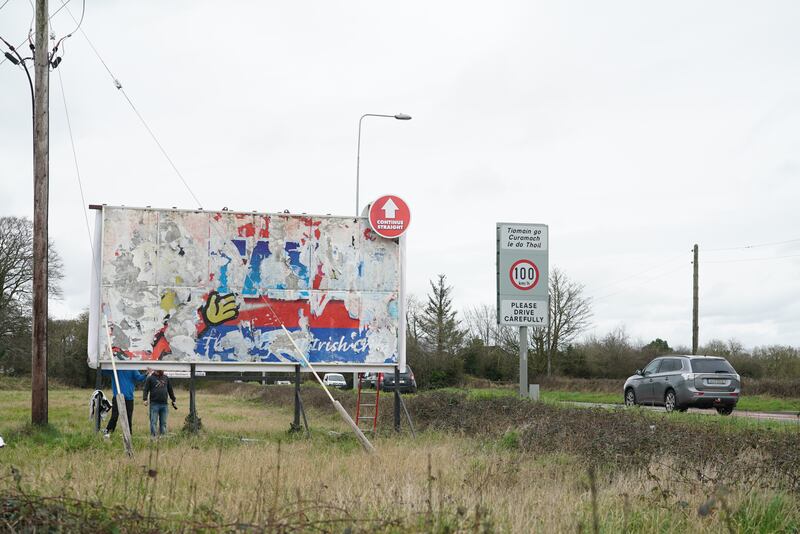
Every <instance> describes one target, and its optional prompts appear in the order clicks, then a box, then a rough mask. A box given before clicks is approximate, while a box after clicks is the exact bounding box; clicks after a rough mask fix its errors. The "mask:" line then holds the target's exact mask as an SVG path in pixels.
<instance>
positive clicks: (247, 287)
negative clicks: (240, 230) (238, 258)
mask: <svg viewBox="0 0 800 534" xmlns="http://www.w3.org/2000/svg"><path fill="white" fill-rule="evenodd" d="M271 255H272V253H271V252H270V250H269V241H258V242H257V243H256V246H255V247H253V254H251V255H250V266H249V267H250V269H249V272H248V275H247V277H245V280H244V287H243V288H242V295H247V296H253V295H255V296H257V295H258V287H257V284H258V281H259V280H261V262H262V261H264V260H265V259H267V258H269V257H270V256H271Z"/></svg>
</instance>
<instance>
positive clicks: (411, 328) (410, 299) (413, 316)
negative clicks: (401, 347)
mask: <svg viewBox="0 0 800 534" xmlns="http://www.w3.org/2000/svg"><path fill="white" fill-rule="evenodd" d="M421 314H422V304H421V303H420V301H419V299H418V298H417V297H416V295H411V294H409V295H408V296H407V297H406V337H407V338H408V339H409V340H411V341H412V342H413V343H414V344H416V345H417V346H418V345H419V339H420V337H421V336H422V331H421V329H420V324H419V318H420V315H421Z"/></svg>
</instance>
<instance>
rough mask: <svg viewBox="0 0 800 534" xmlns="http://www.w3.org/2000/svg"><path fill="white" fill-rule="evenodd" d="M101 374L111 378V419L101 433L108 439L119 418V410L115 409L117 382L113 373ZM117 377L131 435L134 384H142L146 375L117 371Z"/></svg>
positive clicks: (131, 371) (137, 372) (129, 371)
mask: <svg viewBox="0 0 800 534" xmlns="http://www.w3.org/2000/svg"><path fill="white" fill-rule="evenodd" d="M103 374H104V375H106V376H109V375H110V376H111V395H112V397H113V400H112V401H111V419H109V420H108V426H106V429H105V430H104V431H103V434H105V436H106V437H109V436H110V435H111V433H112V432H114V430H116V428H117V419H118V418H119V408H118V407H117V382H116V380H115V379H114V372H113V371H111V370H104V371H103ZM117 375H118V376H119V388H120V391H122V396H123V397H125V411H126V412H127V413H128V429H129V430H130V431H131V433H133V390H134V388H135V387H136V382H144V380H145V379H146V378H147V375H145V374H142V373H140V372H139V371H135V370H121V369H118V370H117Z"/></svg>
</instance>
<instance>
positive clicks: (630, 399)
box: [625, 388, 636, 406]
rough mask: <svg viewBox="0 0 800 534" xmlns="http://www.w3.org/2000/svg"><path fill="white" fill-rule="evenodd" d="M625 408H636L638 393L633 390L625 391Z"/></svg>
mask: <svg viewBox="0 0 800 534" xmlns="http://www.w3.org/2000/svg"><path fill="white" fill-rule="evenodd" d="M625 406H636V393H635V392H634V391H633V388H628V389H626V390H625Z"/></svg>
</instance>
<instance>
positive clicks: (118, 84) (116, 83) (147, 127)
mask: <svg viewBox="0 0 800 534" xmlns="http://www.w3.org/2000/svg"><path fill="white" fill-rule="evenodd" d="M65 5H66V4H65ZM67 13H68V14H69V16H70V17H71V18H72V20H73V21H75V23H76V24H78V27H77V28H76V30H79V31H80V32H81V35H83V38H84V39H86V42H87V43H88V44H89V47H90V48H91V49H92V51H93V52H94V54H95V56H97V59H98V60H100V63H102V64H103V67H104V68H105V69H106V72H108V75H109V76H111V80H112V81H113V82H114V87H116V88H117V90H118V91H119V92H121V93H122V96H123V97H125V100H126V101H127V102H128V105H129V106H130V107H131V109H132V110H133V112H134V113H135V114H136V116H137V117H138V118H139V121H140V122H141V123H142V126H144V128H145V130H147V133H148V134H150V137H151V138H152V139H153V142H155V144H156V146H157V147H158V149H159V150H160V151H161V154H162V155H163V156H164V158H166V160H167V162H168V163H169V165H170V167H172V170H173V171H175V174H176V175H177V176H178V178H179V179H180V181H181V182H182V183H183V186H184V187H185V188H186V190H187V191H188V192H189V195H191V197H192V198H193V199H194V201H195V202H196V203H197V205H198V206H202V205H203V203H202V202H200V199H199V198H197V195H196V194H195V193H194V191H192V188H191V187H189V183H188V182H187V181H186V179H185V178H184V177H183V174H182V173H181V171H180V170H179V169H178V167H177V165H175V162H174V161H172V158H171V157H170V156H169V154H168V153H167V150H166V149H165V148H164V146H163V145H162V144H161V142H160V141H159V140H158V137H156V134H155V133H154V132H153V130H152V129H151V128H150V125H149V124H147V121H146V120H145V119H144V117H143V116H142V114H141V113H139V110H138V109H136V106H135V105H134V103H133V100H131V98H130V97H129V96H128V93H126V92H125V88H124V87H123V86H122V83H121V82H120V81H119V78H117V77H116V76H114V73H113V72H111V69H110V68H109V67H108V64H107V63H106V62H105V60H104V59H103V57H102V56H101V55H100V52H98V51H97V48H95V46H94V44H93V43H92V41H91V39H89V36H88V35H86V32H85V31H83V29H82V28H81V27H80V24H79V23H78V21H77V20H76V19H75V16H74V15H73V14H72V11H70V10H69V8H67Z"/></svg>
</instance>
